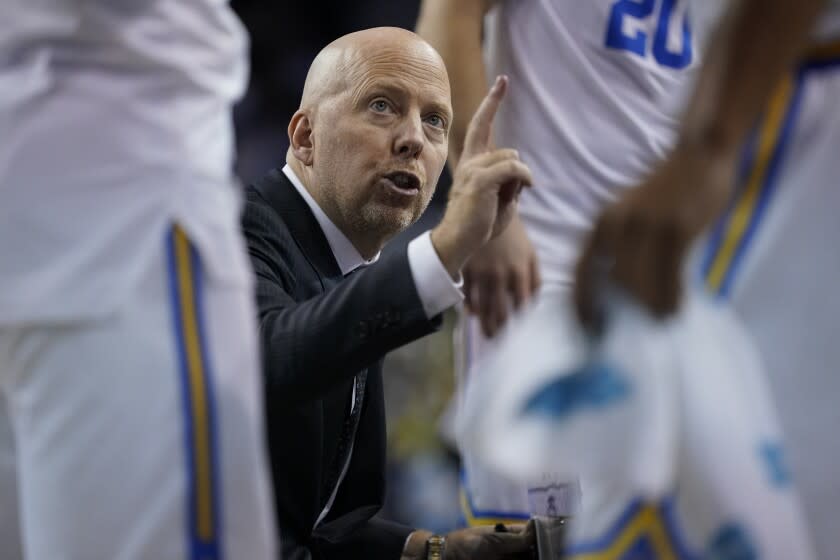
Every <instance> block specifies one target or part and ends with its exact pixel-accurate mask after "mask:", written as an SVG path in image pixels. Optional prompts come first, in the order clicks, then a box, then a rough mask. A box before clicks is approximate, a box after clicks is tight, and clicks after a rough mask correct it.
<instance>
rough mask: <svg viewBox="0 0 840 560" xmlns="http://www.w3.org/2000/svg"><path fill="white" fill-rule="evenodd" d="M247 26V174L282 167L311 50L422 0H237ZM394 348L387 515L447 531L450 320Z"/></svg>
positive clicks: (398, 16) (388, 389) (402, 17)
mask: <svg viewBox="0 0 840 560" xmlns="http://www.w3.org/2000/svg"><path fill="white" fill-rule="evenodd" d="M231 4H232V6H233V8H234V9H235V10H236V12H237V13H238V14H239V17H240V18H241V19H242V21H243V23H244V24H245V26H246V27H247V29H248V31H249V33H250V35H251V81H250V86H249V88H248V92H247V94H246V96H245V98H244V99H243V100H242V102H241V103H240V104H239V105H238V106H237V108H236V110H235V113H234V116H235V120H236V129H237V142H238V150H237V152H238V153H237V173H238V175H239V177H240V179H241V180H242V181H243V183H246V184H247V183H249V182H252V181H254V180H255V179H258V178H259V177H261V176H262V175H264V174H265V173H266V172H268V171H269V170H270V169H273V168H275V167H282V166H283V162H284V161H285V154H286V149H287V148H288V138H287V136H286V126H287V125H288V122H289V119H290V118H291V116H292V114H293V113H294V112H295V111H296V110H297V108H298V103H299V102H300V94H301V91H302V90H303V83H304V80H305V78H306V71H307V70H308V68H309V65H310V63H311V62H312V59H313V58H315V55H316V54H317V53H318V51H319V50H321V48H322V47H324V46H325V45H327V44H328V43H329V42H331V41H332V40H334V39H336V38H338V37H340V36H342V35H345V34H347V33H350V32H352V31H358V30H360V29H365V28H369V27H378V26H395V27H403V28H406V29H413V28H414V24H415V21H416V19H417V13H418V9H419V5H420V1H419V0H396V1H395V0H353V1H351V2H347V1H340V0H280V1H277V0H275V1H273V2H271V1H266V0H233V1H232V2H231ZM449 181H450V179H449V176H448V173H447V172H446V171H444V174H443V176H442V177H441V180H440V182H439V183H438V187H437V191H436V193H435V196H434V198H433V199H432V202H431V204H430V205H429V209H428V210H427V211H426V213H425V214H424V216H423V218H421V220H420V221H419V222H418V223H417V224H415V226H414V227H412V228H410V229H409V230H408V231H406V232H404V233H403V234H402V235H400V236H399V237H398V238H397V239H396V240H394V241H392V242H391V243H389V245H388V247H387V249H386V251H394V250H401V249H402V248H403V247H404V246H405V244H406V243H408V241H410V240H411V239H413V238H414V237H415V236H416V235H418V234H419V233H421V232H423V231H425V230H427V229H430V228H431V227H433V226H434V225H435V224H437V222H438V220H439V219H440V217H441V215H442V213H443V207H444V204H445V201H446V193H447V190H448V187H449ZM453 323H454V315H452V314H450V315H449V316H447V317H446V321H445V324H444V328H443V329H441V331H440V332H438V333H436V334H434V335H431V336H428V337H426V338H424V339H421V340H419V341H417V342H415V343H414V344H411V345H409V346H407V347H404V348H401V349H400V350H399V351H397V352H394V353H392V354H391V355H389V357H388V358H387V359H386V361H385V401H386V408H387V413H388V437H389V447H388V451H389V468H388V477H389V480H388V496H387V499H386V505H385V510H384V511H383V513H382V515H383V517H386V518H388V519H393V520H395V521H400V522H403V523H406V524H408V525H412V526H415V527H422V528H424V529H429V530H432V531H436V532H445V531H448V530H450V529H452V528H454V527H455V526H457V525H459V524H460V508H459V505H458V492H459V490H458V472H459V467H458V462H457V458H456V456H455V454H454V453H453V452H452V450H451V449H449V448H448V446H447V445H446V443H445V442H444V441H442V440H441V438H440V437H439V435H438V434H439V419H440V416H441V414H442V413H443V411H444V409H445V407H446V405H447V404H448V402H449V398H450V396H451V394H452V388H453V385H454V380H453V370H452V364H453V356H452V329H453Z"/></svg>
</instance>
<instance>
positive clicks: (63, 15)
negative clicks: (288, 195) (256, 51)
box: [0, 0, 276, 560]
mask: <svg viewBox="0 0 840 560" xmlns="http://www.w3.org/2000/svg"><path fill="white" fill-rule="evenodd" d="M246 74H247V68H246V38H245V35H244V32H243V29H242V28H241V26H240V24H239V23H238V22H237V21H236V19H235V17H234V15H233V13H232V12H231V11H230V10H229V8H228V6H227V2H225V1H224V0H150V1H140V2H135V1H129V0H117V1H108V2H104V1H89V2H79V1H76V0H52V1H50V2H32V1H31V0H5V1H4V2H2V3H0V136H2V138H3V140H2V143H3V149H2V150H0V557H2V558H3V559H4V560H17V559H19V558H27V559H34V560H48V559H57V558H67V559H78V560H82V559H85V560H92V559H105V558H107V559H126V560H128V559H147V558H192V559H198V558H202V559H221V558H248V559H269V558H271V559H273V558H276V556H275V550H276V547H275V543H274V539H275V537H274V535H275V533H274V523H273V514H272V512H271V505H270V496H271V490H270V486H269V480H268V474H267V469H266V461H265V454H264V450H263V441H264V437H263V416H262V405H261V390H260V388H261V383H260V381H259V377H258V375H259V373H258V363H257V344H256V339H255V330H254V325H253V324H252V321H253V317H255V314H254V312H253V308H252V305H253V303H252V296H251V279H250V274H249V269H248V266H247V264H246V263H247V258H246V255H245V253H244V250H243V247H244V246H243V243H242V242H241V240H240V233H239V221H238V216H239V195H238V193H237V188H236V186H235V184H234V180H233V176H232V170H231V168H232V154H233V150H232V145H233V130H232V125H231V105H232V103H233V102H234V100H235V99H236V98H237V97H238V96H239V95H240V93H241V92H242V90H243V87H244V84H245V78H246Z"/></svg>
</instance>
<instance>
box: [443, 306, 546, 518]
mask: <svg viewBox="0 0 840 560" xmlns="http://www.w3.org/2000/svg"><path fill="white" fill-rule="evenodd" d="M494 347H495V345H494V340H493V339H489V338H486V337H485V336H484V335H483V334H482V332H481V324H480V322H479V321H478V319H477V318H476V317H472V316H469V315H467V314H466V313H460V314H459V316H458V325H457V328H456V331H455V348H456V364H455V375H456V382H457V384H458V391H457V394H463V392H464V391H466V388H467V384H471V383H482V379H481V369H480V367H476V364H477V363H478V362H480V360H481V359H482V357H486V356H487V354H488V353H490V352H492V350H493V349H494ZM455 406H456V407H457V406H458V404H457V403H456V405H455ZM461 461H462V471H461V495H460V505H461V514H462V515H463V517H464V521H465V523H466V525H468V526H478V525H495V524H496V523H498V522H502V523H514V522H519V523H521V522H522V521H523V520H527V519H528V518H529V517H530V506H529V503H528V489H527V488H526V487H525V486H523V485H522V484H519V483H515V482H512V481H510V480H508V479H506V478H504V477H502V476H499V475H498V474H496V473H494V472H493V471H491V470H490V469H488V468H487V467H486V465H484V464H483V463H482V462H481V461H480V460H478V459H477V458H476V457H473V456H472V454H471V453H469V452H468V451H462V456H461Z"/></svg>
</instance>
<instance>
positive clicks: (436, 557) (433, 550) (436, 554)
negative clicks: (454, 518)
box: [426, 535, 446, 560]
mask: <svg viewBox="0 0 840 560" xmlns="http://www.w3.org/2000/svg"><path fill="white" fill-rule="evenodd" d="M445 548H446V537H442V536H441V535H432V536H431V537H429V539H428V540H427V541H426V560H443V551H444V549H445Z"/></svg>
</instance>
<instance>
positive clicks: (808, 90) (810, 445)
mask: <svg viewBox="0 0 840 560" xmlns="http://www.w3.org/2000/svg"><path fill="white" fill-rule="evenodd" d="M699 1H702V0H699ZM714 37H715V38H714V40H713V41H712V42H711V43H710V48H709V50H708V55H707V61H706V64H705V66H704V67H703V71H702V72H701V74H700V76H699V80H698V84H697V88H696V90H695V92H694V95H693V98H692V100H691V102H690V104H689V106H688V109H687V113H686V117H685V121H684V123H683V125H682V130H681V134H680V138H679V141H678V144H677V147H676V149H675V150H674V152H673V153H672V154H671V155H670V156H669V158H668V159H667V161H666V162H664V163H663V164H662V165H661V166H659V167H657V169H656V171H655V172H654V173H653V174H652V175H651V176H650V177H649V178H648V179H646V180H645V181H644V182H643V183H642V184H641V186H640V187H639V188H638V189H635V190H633V191H632V192H629V193H627V195H626V196H624V197H623V198H622V199H620V200H619V201H618V202H616V203H615V204H613V205H612V206H610V207H609V208H607V209H606V210H605V211H604V212H603V214H602V215H601V216H600V218H599V219H598V221H597V224H596V227H595V229H594V231H593V233H592V236H591V238H590V241H589V244H588V246H587V250H586V252H585V253H584V255H583V257H582V259H581V261H580V263H579V265H578V277H577V282H576V290H575V291H576V301H577V304H578V308H579V311H580V314H581V316H582V317H583V318H584V319H585V320H586V321H587V322H589V323H590V324H593V323H597V322H598V319H597V316H598V311H597V309H598V304H597V302H598V300H599V294H598V291H597V290H596V289H595V288H596V286H597V285H598V283H596V282H594V281H593V279H594V278H595V276H593V275H594V274H597V272H596V269H597V268H598V266H593V263H598V262H600V263H601V266H603V265H604V264H607V265H609V263H611V267H610V268H609V277H610V278H611V280H612V281H613V282H615V283H617V284H618V285H619V286H621V287H622V288H624V289H625V290H627V291H628V292H629V293H630V294H632V295H633V296H635V297H636V298H637V299H638V300H639V301H641V302H643V303H644V304H646V305H647V307H648V308H649V309H650V310H651V311H652V312H654V313H655V314H657V315H660V316H664V315H669V314H670V313H671V312H673V311H674V309H675V307H676V306H677V303H678V301H679V296H680V293H681V290H680V282H679V280H680V278H681V271H680V265H681V263H682V262H683V260H684V253H685V252H686V250H687V248H688V247H689V245H690V244H691V243H692V241H693V240H694V239H695V238H696V237H697V236H698V234H699V233H700V232H701V231H703V230H704V229H706V228H707V226H709V225H712V224H714V225H713V226H712V227H711V229H710V233H709V234H708V236H707V237H706V238H703V239H701V240H700V242H699V247H698V249H699V251H697V257H698V258H697V259H690V260H689V261H688V266H690V267H692V269H693V272H698V271H699V274H698V276H699V278H701V279H702V281H703V282H705V283H706V284H707V286H708V287H709V288H710V289H711V290H712V291H713V292H714V293H715V294H716V295H717V296H718V297H720V298H721V299H722V300H724V301H728V302H731V305H732V306H733V307H734V309H735V311H736V312H737V314H738V315H740V317H741V318H742V320H743V321H744V323H745V324H746V326H747V328H748V330H749V331H750V334H751V335H752V337H753V338H754V340H755V342H756V343H757V346H758V349H759V351H760V352H761V353H762V357H763V361H764V363H765V366H766V368H767V370H768V377H769V381H770V386H771V389H772V392H773V394H774V397H775V400H776V405H777V408H778V411H779V415H780V420H781V425H782V430H783V431H784V433H785V436H786V438H787V448H788V457H787V459H788V460H789V463H790V468H791V471H792V473H793V480H794V482H795V483H796V485H797V487H798V490H799V492H800V495H801V498H802V502H803V506H804V510H805V515H806V518H807V522H808V524H809V526H810V529H811V532H812V536H813V538H814V544H815V548H816V550H817V554H818V557H819V558H823V559H830V558H836V557H837V555H838V551H840V521H838V519H840V518H838V514H837V507H838V504H840V438H838V437H837V429H838V427H840V407H838V406H837V396H838V395H840V376H838V375H837V366H838V364H840V344H838V334H837V333H838V328H837V317H838V316H840V299H838V297H837V295H836V291H837V290H836V282H837V278H840V253H838V251H837V246H836V245H837V241H836V240H837V239H840V220H838V219H837V214H838V210H840V188H838V187H840V181H838V177H840V163H838V161H840V160H838V154H840V150H839V149H838V146H840V109H838V99H840V2H837V1H836V0H832V1H831V2H826V1H825V0H743V1H740V2H733V6H732V9H731V11H730V14H729V17H728V18H727V19H726V20H725V22H724V24H723V25H722V28H721V29H720V32H719V33H718V34H716V35H715V36H714ZM756 123H758V124H757V125H756ZM733 185H734V189H733ZM721 209H724V210H723V212H721Z"/></svg>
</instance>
